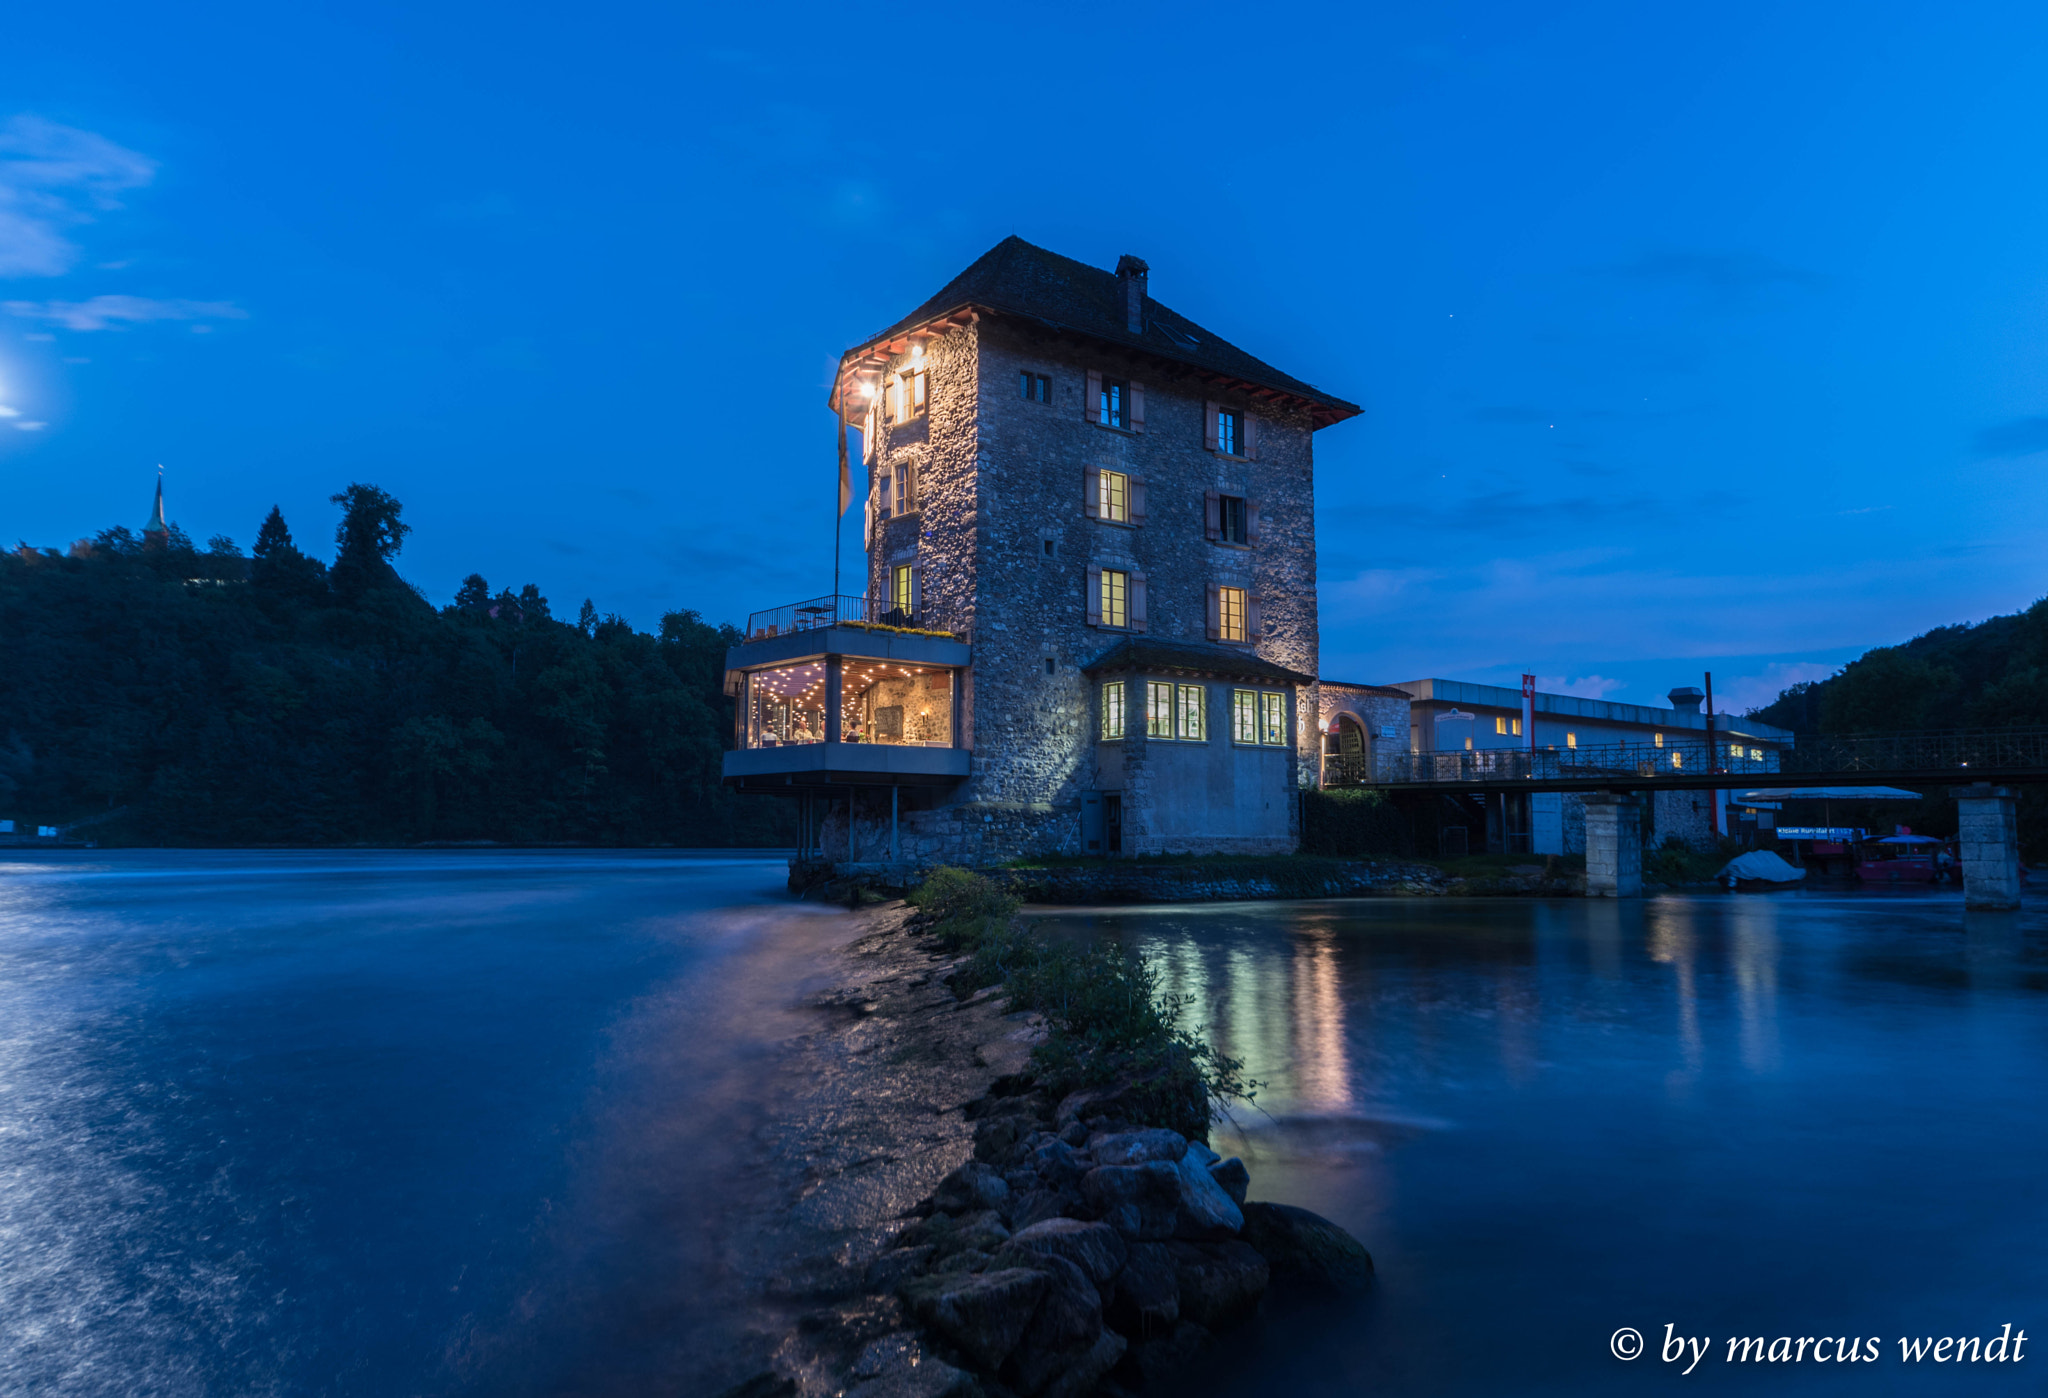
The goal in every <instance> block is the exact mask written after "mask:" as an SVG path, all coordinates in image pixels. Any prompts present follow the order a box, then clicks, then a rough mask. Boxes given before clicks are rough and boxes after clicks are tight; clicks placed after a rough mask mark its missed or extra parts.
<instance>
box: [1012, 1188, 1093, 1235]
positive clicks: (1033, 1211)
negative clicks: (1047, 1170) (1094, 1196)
mask: <svg viewBox="0 0 2048 1398" xmlns="http://www.w3.org/2000/svg"><path fill="white" fill-rule="evenodd" d="M1085 1207H1086V1206H1085V1205H1084V1204H1083V1203H1082V1202H1081V1192H1080V1190H1078V1189H1075V1188H1073V1187H1072V1186H1068V1187H1067V1188H1064V1189H1034V1190H1030V1191H1028V1192H1027V1193H1024V1194H1013V1195H1011V1196H1010V1211H1009V1219H1010V1226H1011V1227H1012V1228H1015V1229H1019V1230H1022V1229H1025V1228H1029V1227H1030V1226H1031V1225H1032V1224H1034V1223H1042V1222H1044V1221H1045V1220H1046V1219H1049V1218H1072V1217H1073V1216H1074V1215H1075V1214H1076V1213H1077V1212H1078V1211H1080V1210H1082V1209H1083V1208H1085Z"/></svg>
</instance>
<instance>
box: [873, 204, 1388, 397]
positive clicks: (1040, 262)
mask: <svg viewBox="0 0 2048 1398" xmlns="http://www.w3.org/2000/svg"><path fill="white" fill-rule="evenodd" d="M968 308H975V309H980V310H986V311H993V312H996V313H998V314H1001V315H1011V316H1019V317H1022V318H1025V319H1029V320H1035V321H1039V322H1041V323H1042V324H1045V325H1048V326H1051V327H1053V328H1055V329H1059V330H1065V331H1070V332H1073V333H1075V334H1080V335H1086V336H1088V337H1090V338H1092V339H1096V340H1101V341H1104V342H1106V343H1108V344H1112V345H1124V346H1129V347H1131V348H1134V349H1141V350H1143V351H1145V352H1146V353H1148V354H1152V355H1156V356H1157V357H1159V358H1161V359H1166V360H1171V361H1174V362H1176V363H1180V364H1186V365H1188V366H1190V367H1192V368H1195V369H1198V370H1205V371H1207V372H1209V373H1210V374H1213V375H1218V376H1221V377H1223V378H1225V379H1235V380H1239V381H1242V382H1243V383H1246V384H1251V385H1256V386H1257V387H1260V388H1266V389H1272V390H1276V391H1278V392H1280V393H1284V394H1288V395H1290V396H1292V397H1296V398H1301V399H1305V400H1307V401H1308V402H1309V403H1310V404H1311V405H1313V407H1314V408H1315V410H1316V420H1317V425H1318V426H1326V425H1328V424H1329V423H1332V422H1339V421H1341V420H1343V419H1344V418H1347V417H1353V416H1355V415H1356V414H1357V413H1358V411H1359V408H1358V405H1357V404H1355V403H1347V402H1346V401H1344V400H1343V399H1342V398H1338V397H1336V396H1334V395H1332V394H1328V393H1325V392H1323V391H1322V390H1321V389H1319V388H1317V387H1315V386H1314V385H1313V384H1306V383H1303V382H1302V381H1301V380H1300V379H1297V378H1294V377H1293V376H1292V375H1289V374H1283V373H1281V372H1280V371H1279V370H1278V369H1275V368H1274V367H1273V366H1272V365H1270V364H1268V363H1266V362H1265V361H1264V360H1261V359H1258V358H1255V357H1254V356H1252V355H1249V354H1247V353H1245V352H1244V351H1243V350H1241V349H1239V348H1238V347H1237V346H1236V345H1233V344H1231V343H1230V342H1229V341H1228V340H1225V339H1224V338H1222V337H1221V336H1220V335H1216V334H1212V333H1211V332H1210V331H1207V330H1204V329H1203V328H1202V327H1201V326H1199V325H1197V324H1195V323H1194V322H1193V321H1191V320H1189V319H1188V318H1187V317H1186V316H1184V315H1181V314H1180V313H1179V312H1177V311H1174V310H1172V309H1171V308H1169V307H1166V306H1163V305H1161V304H1160V303H1159V302H1157V301H1155V300H1153V299H1152V298H1151V297H1150V296H1147V297H1146V298H1145V315H1144V327H1145V328H1144V331H1143V333H1141V334H1136V335H1134V334H1132V333H1131V331H1130V328H1129V326H1128V324H1127V323H1126V320H1125V314H1124V298H1123V288H1122V286H1121V285H1120V284H1119V283H1118V281H1117V276H1116V273H1114V272H1107V271H1104V270H1103V269H1102V268H1100V267H1090V266H1089V265H1088V264H1087V263H1085V262H1076V261H1074V259H1073V258H1071V257H1061V256H1060V255H1059V254H1058V253H1056V252H1048V251H1046V250H1045V249H1044V248H1041V247H1035V246H1033V245H1032V244H1030V243H1027V242H1025V241H1024V240H1023V239H1022V238H1018V237H1015V236H1012V237H1008V238H1005V239H1003V241H1001V242H1000V243H997V244H996V245H995V246H994V247H993V248H990V249H989V250H988V251H987V252H985V253H983V254H982V255H981V257H980V258H978V259H977V260H976V261H975V263H974V265H972V266H971V267H969V268H968V269H967V270H966V271H964V272H962V273H961V274H960V275H959V276H957V277H955V278H953V280H952V281H950V282H948V283H946V285H945V287H944V288H943V289H942V290H941V291H940V292H939V294H938V295H936V296H934V297H932V298H931V299H930V300H929V301H927V302H925V303H924V304H923V305H922V306H919V307H918V308H917V309H916V310H914V311H912V312H911V313H910V314H909V315H907V316H905V317H904V318H903V319H902V320H899V321H897V322H896V324H894V325H892V326H890V327H889V328H888V329H887V330H884V331H882V332H881V333H880V334H878V335H873V336H870V337H869V338H868V339H866V340H863V341H862V342H861V343H860V344H858V345H856V346H854V347H853V348H852V349H850V350H848V351H847V352H846V355H845V357H844V358H843V359H842V360H841V363H842V364H844V363H845V362H846V361H847V360H850V359H856V358H859V357H860V356H861V355H862V354H864V353H865V352H866V351H868V350H869V349H870V348H872V347H873V346H875V345H877V344H879V343H882V342H885V341H888V340H892V339H894V338H896V337H897V336H899V335H902V334H904V333H905V332H906V331H910V330H914V329H916V328H917V327H918V326H920V325H926V324H929V323H930V322H931V321H934V320H937V319H939V318H941V317H943V316H945V315H947V314H948V313H950V312H956V311H961V310H965V309H968Z"/></svg>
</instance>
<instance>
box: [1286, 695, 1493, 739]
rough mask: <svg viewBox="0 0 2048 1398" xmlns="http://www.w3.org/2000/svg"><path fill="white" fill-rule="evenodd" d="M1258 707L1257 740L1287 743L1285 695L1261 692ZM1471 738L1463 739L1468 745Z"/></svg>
mask: <svg viewBox="0 0 2048 1398" xmlns="http://www.w3.org/2000/svg"><path fill="white" fill-rule="evenodd" d="M1259 703H1260V709H1261V712H1262V714H1263V718H1264V722H1262V723H1261V724H1260V725H1259V741H1260V742H1262V743H1267V744H1270V745H1272V746H1275V747H1285V746H1286V745H1287V696H1286V695H1284V694H1261V695H1260V696H1259ZM1471 741H1472V740H1471V739H1470V738H1467V739H1466V740H1465V742H1466V744H1467V746H1470V744H1471Z"/></svg>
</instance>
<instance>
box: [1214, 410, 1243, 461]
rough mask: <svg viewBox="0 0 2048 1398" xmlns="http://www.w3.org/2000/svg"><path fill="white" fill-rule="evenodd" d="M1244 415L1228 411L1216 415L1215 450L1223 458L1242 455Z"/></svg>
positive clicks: (1218, 412)
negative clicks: (1220, 453) (1221, 454)
mask: <svg viewBox="0 0 2048 1398" xmlns="http://www.w3.org/2000/svg"><path fill="white" fill-rule="evenodd" d="M1243 448H1244V414H1243V413H1233V412H1231V411H1229V410H1228V409H1218V410H1217V413H1216V450H1218V451H1220V452H1222V453H1223V454H1224V455H1225V456H1243V455H1244V450H1243Z"/></svg>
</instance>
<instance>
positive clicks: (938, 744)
mask: <svg viewBox="0 0 2048 1398" xmlns="http://www.w3.org/2000/svg"><path fill="white" fill-rule="evenodd" d="M954 674H955V671H954V669H953V668H952V667H951V666H944V665H901V664H897V663H896V662H894V661H885V660H866V659H858V658H855V657H852V656H848V657H847V658H846V659H845V660H844V661H843V662H842V669H841V672H840V681H839V690H840V725H839V729H840V731H839V740H840V741H841V742H845V743H885V744H894V745H897V746H903V747H926V748H949V747H951V746H953V689H954ZM827 680H828V675H827V671H826V663H825V662H824V661H823V660H807V661H803V662H801V663H799V664H795V665H778V666H775V667H773V668H772V669H766V670H754V671H751V672H749V674H748V675H747V697H746V704H747V708H746V713H747V738H746V745H747V746H748V747H750V748H777V747H790V746H795V745H797V744H802V743H822V742H824V741H825V731H826V728H825V717H826V713H825V710H826V702H827Z"/></svg>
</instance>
